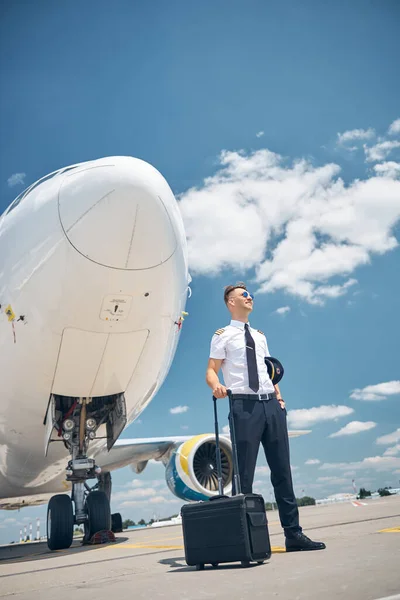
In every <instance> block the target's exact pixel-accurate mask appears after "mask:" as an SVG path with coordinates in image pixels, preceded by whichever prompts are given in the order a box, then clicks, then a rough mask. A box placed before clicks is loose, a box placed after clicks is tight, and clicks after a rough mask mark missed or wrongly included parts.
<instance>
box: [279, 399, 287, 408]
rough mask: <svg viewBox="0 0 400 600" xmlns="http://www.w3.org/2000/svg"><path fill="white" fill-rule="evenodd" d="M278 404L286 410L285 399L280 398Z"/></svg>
mask: <svg viewBox="0 0 400 600" xmlns="http://www.w3.org/2000/svg"><path fill="white" fill-rule="evenodd" d="M278 402H279V404H280V405H281V408H282V410H283V409H284V408H285V401H284V400H283V398H278Z"/></svg>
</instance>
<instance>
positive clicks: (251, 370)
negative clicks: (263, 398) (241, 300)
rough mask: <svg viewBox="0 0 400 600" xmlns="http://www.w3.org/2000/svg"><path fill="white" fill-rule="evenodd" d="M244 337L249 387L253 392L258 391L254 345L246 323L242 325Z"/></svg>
mask: <svg viewBox="0 0 400 600" xmlns="http://www.w3.org/2000/svg"><path fill="white" fill-rule="evenodd" d="M244 337H245V339H246V357H247V372H248V374H249V387H250V388H251V389H252V390H253V392H258V389H259V387H260V384H259V382H258V371H257V361H256V345H255V343H254V340H253V338H252V337H251V333H250V330H249V326H248V324H247V323H245V325H244Z"/></svg>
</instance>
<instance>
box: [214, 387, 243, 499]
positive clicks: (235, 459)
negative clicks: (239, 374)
mask: <svg viewBox="0 0 400 600" xmlns="http://www.w3.org/2000/svg"><path fill="white" fill-rule="evenodd" d="M227 394H228V399H229V430H230V435H231V443H232V458H233V482H234V492H235V494H234V495H237V494H240V493H241V484H240V475H239V463H238V456H237V446H236V434H235V424H234V420H233V402H232V392H231V390H227ZM213 402H214V424H215V446H216V456H217V472H218V493H219V494H220V495H221V496H222V495H223V483H222V463H221V449H220V445H219V427H218V414H217V398H216V397H215V396H213Z"/></svg>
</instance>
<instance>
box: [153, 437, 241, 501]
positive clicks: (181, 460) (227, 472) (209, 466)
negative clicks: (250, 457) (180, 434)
mask: <svg viewBox="0 0 400 600" xmlns="http://www.w3.org/2000/svg"><path fill="white" fill-rule="evenodd" d="M219 445H220V451H221V464H222V482H223V488H224V493H225V494H230V493H231V491H232V478H233V460H232V445H231V441H230V439H229V438H227V437H225V436H220V438H219ZM165 479H166V481H167V485H168V487H169V489H170V490H171V492H172V493H173V494H175V496H178V498H181V499H182V500H186V501H200V500H208V498H211V497H212V496H217V495H218V493H219V492H218V471H217V453H216V445H215V435H214V434H203V435H197V436H195V437H193V438H191V439H190V440H187V441H186V442H184V443H183V444H181V445H180V446H178V447H177V448H176V450H175V451H174V452H173V454H172V456H171V458H170V461H169V463H168V465H167V468H166V470H165Z"/></svg>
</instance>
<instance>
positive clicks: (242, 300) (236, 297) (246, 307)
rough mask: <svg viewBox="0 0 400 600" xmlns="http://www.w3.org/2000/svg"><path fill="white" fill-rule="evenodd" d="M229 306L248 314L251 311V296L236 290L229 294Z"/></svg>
mask: <svg viewBox="0 0 400 600" xmlns="http://www.w3.org/2000/svg"><path fill="white" fill-rule="evenodd" d="M229 305H230V306H231V307H234V308H235V309H238V308H239V309H242V310H243V311H245V312H246V311H247V312H249V313H250V312H251V311H252V310H253V298H252V294H250V292H248V291H247V290H244V289H242V288H236V289H235V290H232V291H231V293H230V294H229Z"/></svg>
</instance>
